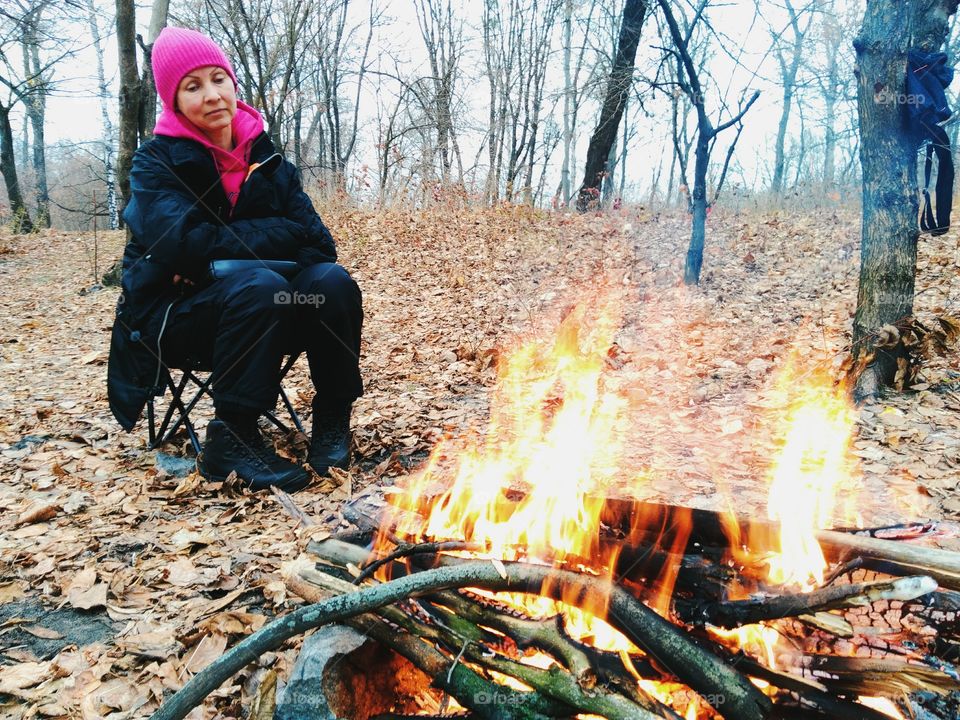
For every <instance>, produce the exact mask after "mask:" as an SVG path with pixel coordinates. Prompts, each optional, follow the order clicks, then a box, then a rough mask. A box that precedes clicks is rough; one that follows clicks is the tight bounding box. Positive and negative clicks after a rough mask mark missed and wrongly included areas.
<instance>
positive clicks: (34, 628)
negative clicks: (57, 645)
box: [20, 625, 63, 640]
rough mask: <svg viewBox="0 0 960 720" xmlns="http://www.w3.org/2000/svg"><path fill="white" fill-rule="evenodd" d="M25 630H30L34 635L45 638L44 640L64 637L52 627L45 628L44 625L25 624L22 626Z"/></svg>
mask: <svg viewBox="0 0 960 720" xmlns="http://www.w3.org/2000/svg"><path fill="white" fill-rule="evenodd" d="M20 629H21V630H23V631H24V632H28V633H30V634H31V635H33V636H34V637H38V638H43V639H44V640H59V639H60V638H62V637H63V635H61V634H60V633H58V632H57V631H56V630H51V629H50V628H45V627H43V626H42V625H24V626H23V627H22V628H20Z"/></svg>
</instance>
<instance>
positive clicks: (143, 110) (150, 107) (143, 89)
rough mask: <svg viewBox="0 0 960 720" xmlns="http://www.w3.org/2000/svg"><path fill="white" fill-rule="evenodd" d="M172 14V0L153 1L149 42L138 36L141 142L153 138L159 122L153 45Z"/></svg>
mask: <svg viewBox="0 0 960 720" xmlns="http://www.w3.org/2000/svg"><path fill="white" fill-rule="evenodd" d="M169 13H170V0H153V5H152V6H151V10H150V28H149V30H148V32H147V42H146V43H144V42H143V38H142V37H140V36H139V35H137V42H138V44H139V45H140V49H141V51H142V52H143V69H142V71H141V73H140V93H141V95H140V120H139V134H140V141H141V142H143V141H144V140H146V139H148V138H150V137H152V136H153V126H154V125H155V124H156V122H157V93H156V91H155V89H154V84H153V63H152V52H153V44H154V43H155V42H156V41H157V36H158V35H159V34H160V31H161V30H163V28H165V27H166V25H167V16H168V15H169Z"/></svg>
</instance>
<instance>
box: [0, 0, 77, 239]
mask: <svg viewBox="0 0 960 720" xmlns="http://www.w3.org/2000/svg"><path fill="white" fill-rule="evenodd" d="M50 5H51V3H50V2H49V0H12V1H11V2H9V3H7V4H6V5H2V6H0V86H3V87H4V88H5V89H6V92H7V97H6V98H3V99H0V174H2V175H3V180H4V185H5V186H6V190H7V197H8V199H9V201H10V208H11V212H12V217H13V222H12V228H13V230H14V232H30V231H31V230H33V229H34V227H35V226H39V227H49V224H50V204H49V192H48V189H47V179H46V159H45V154H44V142H43V140H44V114H45V108H46V97H47V95H48V94H49V92H50V82H51V76H52V69H53V67H54V65H56V64H57V63H58V62H59V61H60V60H62V59H63V58H64V57H65V56H66V55H68V54H69V50H67V51H65V50H63V47H62V45H59V44H58V45H57V47H56V48H55V51H54V52H52V53H49V56H48V57H44V58H43V59H41V44H42V43H44V42H45V41H48V40H51V36H50V35H49V33H48V32H47V29H46V27H45V23H44V21H43V13H44V11H45V10H48V9H49V8H50ZM16 54H19V55H20V59H21V61H22V62H21V67H20V68H19V69H18V68H17V67H16V66H15V55H16ZM17 103H20V104H22V105H23V107H24V112H25V114H26V116H27V122H28V123H29V127H30V128H31V129H32V130H33V136H34V137H33V141H34V142H33V154H32V161H33V165H34V175H35V178H36V182H37V188H36V189H37V192H36V203H37V221H36V222H34V220H33V219H31V213H30V211H29V209H28V207H27V203H26V200H25V199H24V193H23V188H22V186H21V184H20V176H19V173H18V171H17V165H16V157H15V153H14V136H13V127H12V125H11V123H10V113H11V111H12V110H13V109H14V107H15V106H16V105H17ZM26 128H27V125H25V126H24V133H25V137H26ZM25 154H26V153H25Z"/></svg>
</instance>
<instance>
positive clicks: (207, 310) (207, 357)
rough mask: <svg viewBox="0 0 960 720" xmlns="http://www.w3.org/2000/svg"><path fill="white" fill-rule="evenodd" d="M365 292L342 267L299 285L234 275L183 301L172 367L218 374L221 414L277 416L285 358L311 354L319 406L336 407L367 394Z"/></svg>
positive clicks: (169, 353)
mask: <svg viewBox="0 0 960 720" xmlns="http://www.w3.org/2000/svg"><path fill="white" fill-rule="evenodd" d="M362 325H363V308H362V302H361V295H360V288H359V287H358V286H357V283H356V282H354V280H353V278H352V277H350V275H349V273H348V272H347V271H346V270H345V269H344V268H343V267H341V266H340V265H337V264H336V263H320V264H318V265H313V266H311V267H308V268H306V269H305V270H302V271H301V272H300V273H299V274H298V275H297V276H296V277H295V278H293V279H292V280H287V279H285V278H284V277H283V276H281V275H279V274H277V273H275V272H273V271H271V270H267V269H266V268H254V269H251V270H245V271H242V272H238V273H235V274H233V275H229V276H227V277H225V278H223V279H222V280H217V281H216V282H214V283H213V284H212V285H210V286H209V287H207V288H204V289H203V290H200V291H199V292H197V293H196V294H195V295H192V296H189V297H187V298H184V299H182V300H180V301H178V302H177V303H176V304H175V305H173V307H172V309H171V310H170V313H169V316H168V317H167V322H166V327H165V328H164V331H163V337H162V341H161V348H162V350H163V360H164V362H165V363H166V364H168V365H170V366H172V367H177V366H190V367H192V366H199V367H201V368H204V369H212V370H213V375H212V381H213V382H212V386H213V389H212V395H213V402H214V406H215V407H216V409H217V410H218V411H222V412H232V413H238V412H240V413H249V412H251V411H253V412H257V413H262V412H263V411H265V410H273V409H274V408H275V407H276V404H277V397H278V395H279V391H280V383H279V377H280V363H281V360H282V358H283V356H284V355H285V354H288V353H291V352H297V351H301V350H302V351H306V353H307V358H308V360H309V362H310V377H311V379H312V380H313V385H314V388H316V391H317V401H316V405H317V406H318V407H320V408H324V407H330V408H334V407H336V406H338V405H342V404H344V403H347V402H352V401H353V400H355V399H356V398H357V397H359V396H360V395H362V394H363V383H362V381H361V379H360V367H359V360H360V331H361V327H362Z"/></svg>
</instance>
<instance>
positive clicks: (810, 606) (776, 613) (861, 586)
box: [686, 575, 937, 628]
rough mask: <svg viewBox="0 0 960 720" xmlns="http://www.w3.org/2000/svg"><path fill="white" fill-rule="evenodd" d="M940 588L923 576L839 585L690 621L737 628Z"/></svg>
mask: <svg viewBox="0 0 960 720" xmlns="http://www.w3.org/2000/svg"><path fill="white" fill-rule="evenodd" d="M936 589H937V583H936V581H935V580H934V579H933V578H930V577H926V576H922V575H921V576H918V577H906V578H897V579H895V580H890V581H883V582H873V583H856V584H852V585H835V586H831V587H825V588H821V589H820V590H815V591H813V592H809V593H796V594H791V595H777V596H773V597H762V598H756V599H751V600H732V601H727V602H719V603H710V604H707V605H704V606H703V607H701V608H700V609H699V612H698V613H697V617H696V618H692V617H688V618H686V620H687V621H688V622H693V621H695V620H696V621H698V622H704V623H710V624H711V625H716V626H717V627H723V628H734V627H740V626H742V625H751V624H753V623H758V622H761V621H764V620H777V619H780V618H787V617H795V616H798V615H807V614H814V613H818V612H821V611H824V610H839V609H843V608H851V607H863V606H865V605H870V604H871V603H874V602H877V601H878V600H901V601H907V600H915V599H916V598H919V597H922V596H924V595H927V594H929V593H932V592H933V591H934V590H936Z"/></svg>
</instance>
